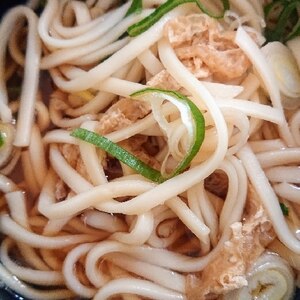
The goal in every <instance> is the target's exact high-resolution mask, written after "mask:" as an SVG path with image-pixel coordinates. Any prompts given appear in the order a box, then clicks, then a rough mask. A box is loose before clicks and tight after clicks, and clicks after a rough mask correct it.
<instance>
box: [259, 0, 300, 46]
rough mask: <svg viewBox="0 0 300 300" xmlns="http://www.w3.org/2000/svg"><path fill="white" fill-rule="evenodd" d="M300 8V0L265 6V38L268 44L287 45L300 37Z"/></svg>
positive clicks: (284, 0)
mask: <svg viewBox="0 0 300 300" xmlns="http://www.w3.org/2000/svg"><path fill="white" fill-rule="evenodd" d="M299 8H300V1H299V0H292V1H289V0H277V1H273V2H271V3H269V4H268V5H266V6H265V8H264V13H265V19H266V22H267V27H266V30H265V36H266V39H267V41H268V42H272V41H280V42H283V43H285V42H287V41H288V40H291V39H293V38H294V37H296V36H298V35H300V18H299V14H298V10H299Z"/></svg>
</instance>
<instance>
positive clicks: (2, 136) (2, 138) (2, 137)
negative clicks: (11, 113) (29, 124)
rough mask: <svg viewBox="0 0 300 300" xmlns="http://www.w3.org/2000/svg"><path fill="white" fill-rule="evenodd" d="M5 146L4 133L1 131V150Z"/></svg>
mask: <svg viewBox="0 0 300 300" xmlns="http://www.w3.org/2000/svg"><path fill="white" fill-rule="evenodd" d="M3 145H4V135H3V133H2V132H1V131H0V148H1V147H2V146H3Z"/></svg>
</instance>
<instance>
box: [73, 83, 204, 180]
mask: <svg viewBox="0 0 300 300" xmlns="http://www.w3.org/2000/svg"><path fill="white" fill-rule="evenodd" d="M130 96H131V97H132V98H133V99H136V100H142V101H150V103H151V101H161V100H162V99H163V100H168V101H170V102H171V103H173V104H174V105H176V107H177V108H178V110H179V111H180V114H181V118H182V121H183V123H184V125H185V126H186V128H187V131H188V135H189V138H190V144H189V146H188V150H187V153H186V155H185V156H184V157H183V159H182V161H181V162H180V163H179V164H178V165H177V166H176V167H175V169H174V170H173V171H172V172H171V173H170V174H168V175H167V176H165V175H162V174H161V172H160V171H158V170H156V169H153V168H152V167H151V166H148V165H147V164H145V163H144V162H143V161H141V160H140V159H138V158H137V157H136V156H134V155H133V154H131V153H130V152H128V151H127V150H125V149H124V148H122V147H120V146H119V145H117V144H116V143H113V142H112V141H110V140H109V139H107V138H106V137H104V136H101V135H99V134H97V133H94V132H91V131H89V130H86V129H83V128H77V129H75V130H73V131H72V133H71V135H72V136H73V137H76V138H79V139H81V140H83V141H85V142H88V143H91V144H93V145H95V146H97V147H99V148H101V149H103V150H105V151H106V152H107V153H109V154H110V155H111V156H113V157H115V158H117V159H118V160H120V161H121V162H123V163H124V164H126V165H128V166H129V167H131V168H132V169H134V170H135V171H136V172H137V173H139V174H141V175H143V176H144V177H146V178H148V179H150V180H152V181H154V182H158V183H161V182H163V181H165V180H167V179H169V178H171V177H174V176H176V175H178V174H179V173H181V172H182V171H184V170H185V169H186V168H187V167H188V166H189V164H190V162H191V161H192V159H193V158H194V157H195V155H196V154H197V153H198V151H199V149H200V147H201V144H202V142H203V139H204V135H205V124H204V118H203V115H202V113H201V112H200V110H199V109H198V107H197V106H196V105H195V104H194V103H193V102H192V101H191V100H190V99H189V98H187V97H185V96H184V95H182V94H180V93H177V92H174V91H168V90H161V89H155V88H146V89H143V90H139V91H137V92H135V93H133V94H132V95H130Z"/></svg>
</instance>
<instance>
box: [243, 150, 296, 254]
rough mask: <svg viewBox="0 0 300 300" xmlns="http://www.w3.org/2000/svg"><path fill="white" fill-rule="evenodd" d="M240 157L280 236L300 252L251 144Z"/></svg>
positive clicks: (281, 239) (288, 245)
mask: <svg viewBox="0 0 300 300" xmlns="http://www.w3.org/2000/svg"><path fill="white" fill-rule="evenodd" d="M238 157H239V158H240V159H241V161H242V163H243V165H244V167H245V169H246V172H247V174H248V177H249V179H250V181H251V183H252V185H253V187H254V188H255V190H256V192H257V193H258V195H259V197H260V199H261V201H262V203H263V205H264V207H265V209H266V210H267V212H268V215H269V217H270V219H271V221H272V224H273V227H274V230H275V232H276V234H277V236H278V238H279V239H280V241H281V242H282V243H283V244H285V245H286V246H287V247H288V248H289V249H291V250H292V251H293V252H295V253H297V254H300V241H299V240H298V239H297V238H296V236H295V235H294V234H293V233H292V232H291V231H290V229H289V227H288V225H287V223H286V221H285V219H284V216H283V214H282V211H281V208H280V205H279V201H278V198H277V196H276V194H275V192H274V190H273V188H272V187H271V185H270V183H269V181H268V179H267V177H266V175H265V173H264V171H263V170H262V168H261V166H260V164H259V161H258V160H257V158H256V157H255V154H254V153H253V152H252V150H251V148H250V146H249V145H245V146H244V148H243V149H241V150H240V151H239V152H238Z"/></svg>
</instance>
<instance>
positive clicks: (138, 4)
mask: <svg viewBox="0 0 300 300" xmlns="http://www.w3.org/2000/svg"><path fill="white" fill-rule="evenodd" d="M142 8H143V1H142V0H133V1H132V3H131V5H130V7H129V9H128V10H127V13H126V15H125V17H128V16H129V15H132V14H138V13H140V12H141V11H142Z"/></svg>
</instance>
